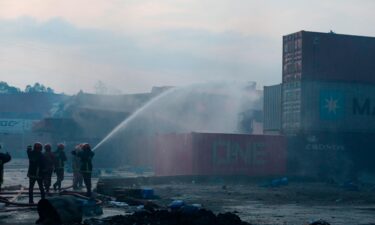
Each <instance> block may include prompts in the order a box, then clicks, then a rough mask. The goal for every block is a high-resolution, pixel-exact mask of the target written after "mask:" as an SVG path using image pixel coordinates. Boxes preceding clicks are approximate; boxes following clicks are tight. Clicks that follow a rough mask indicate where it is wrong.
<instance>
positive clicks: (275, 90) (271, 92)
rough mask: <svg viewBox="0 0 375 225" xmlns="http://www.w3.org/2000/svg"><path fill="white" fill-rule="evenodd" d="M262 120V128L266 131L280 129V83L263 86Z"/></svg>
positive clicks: (278, 130)
mask: <svg viewBox="0 0 375 225" xmlns="http://www.w3.org/2000/svg"><path fill="white" fill-rule="evenodd" d="M263 101H264V103H263V105H264V108H263V113H264V116H263V118H264V122H263V126H264V127H263V130H264V132H265V133H267V132H276V133H277V132H280V131H281V107H282V105H281V101H282V85H281V84H278V85H273V86H265V87H264V98H263Z"/></svg>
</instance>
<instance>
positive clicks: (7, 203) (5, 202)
mask: <svg viewBox="0 0 375 225" xmlns="http://www.w3.org/2000/svg"><path fill="white" fill-rule="evenodd" d="M69 188H71V186H70V187H65V188H62V189H63V190H67V189H69ZM27 193H28V192H27V191H22V192H20V193H19V194H27ZM34 193H37V192H34ZM1 194H17V193H14V192H2V193H1ZM56 194H59V195H71V196H74V197H77V198H80V199H84V200H90V199H91V198H89V197H87V196H85V195H83V194H82V193H80V192H74V191H63V192H60V193H56ZM0 202H1V203H4V204H6V205H12V206H17V207H36V206H37V204H35V203H20V202H11V201H9V200H8V199H7V198H5V197H3V196H0ZM102 203H103V202H102V201H101V200H99V199H95V205H101V204H102Z"/></svg>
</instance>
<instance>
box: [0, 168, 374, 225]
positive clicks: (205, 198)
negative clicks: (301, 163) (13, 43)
mask: <svg viewBox="0 0 375 225" xmlns="http://www.w3.org/2000/svg"><path fill="white" fill-rule="evenodd" d="M23 165H24V164H23V163H18V164H17V163H14V164H11V166H10V167H9V168H8V170H7V171H6V176H5V185H7V184H19V183H21V184H23V185H25V186H27V179H26V175H25V172H26V171H25V168H23ZM64 183H65V185H70V184H71V175H70V174H69V173H68V174H67V178H66V180H65V181H64ZM263 183H264V181H252V182H246V183H242V184H241V182H240V183H236V184H233V183H231V182H229V183H227V182H225V181H221V180H218V181H215V182H198V181H194V180H191V181H190V182H173V181H171V182H168V183H163V184H156V185H152V184H151V185H150V184H147V185H144V186H143V187H150V188H153V189H154V191H155V194H156V195H158V196H159V197H160V199H156V200H155V202H156V203H157V204H159V205H162V206H166V205H168V204H169V203H170V202H171V201H172V200H184V201H185V202H187V203H192V204H193V203H197V204H202V205H203V207H205V208H207V209H210V210H213V211H214V212H215V213H220V212H234V213H236V214H237V215H238V216H239V217H240V218H241V219H242V220H244V221H246V222H249V223H251V224H270V225H271V224H275V225H285V224H288V225H289V224H293V225H294V224H296V225H303V224H308V223H309V222H311V221H315V220H319V219H324V220H326V221H328V222H330V223H331V224H333V225H335V224H337V225H338V224H345V225H357V224H360V225H370V224H375V216H374V212H375V189H374V188H373V187H372V186H360V187H359V191H350V190H346V189H344V188H342V187H340V186H339V185H338V184H328V183H323V182H313V181H303V182H302V181H293V180H289V184H288V185H286V186H282V187H277V188H274V187H261V185H262V184H263ZM21 201H27V198H23V199H21ZM132 210H133V209H131V208H126V207H125V208H115V207H111V206H109V205H106V206H105V207H104V215H102V216H100V217H106V216H111V215H117V214H125V213H129V212H131V211H132ZM37 218H38V216H37V213H36V211H35V210H31V209H24V210H18V211H10V212H7V210H6V208H3V209H0V224H4V225H24V224H25V225H26V224H34V222H35V220H36V219H37Z"/></svg>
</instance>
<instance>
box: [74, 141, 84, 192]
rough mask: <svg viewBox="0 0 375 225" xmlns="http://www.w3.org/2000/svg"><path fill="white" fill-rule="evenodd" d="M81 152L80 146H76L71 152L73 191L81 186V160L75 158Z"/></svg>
mask: <svg viewBox="0 0 375 225" xmlns="http://www.w3.org/2000/svg"><path fill="white" fill-rule="evenodd" d="M81 151H82V145H81V144H79V145H76V147H75V148H74V150H73V151H72V169H73V189H74V190H78V189H80V188H82V186H83V178H82V174H81V171H80V169H81V160H80V158H79V157H78V156H77V155H78V154H79V153H80V152H81Z"/></svg>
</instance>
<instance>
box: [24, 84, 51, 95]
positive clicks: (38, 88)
mask: <svg viewBox="0 0 375 225" xmlns="http://www.w3.org/2000/svg"><path fill="white" fill-rule="evenodd" d="M25 92H26V93H37V92H39V93H40V92H42V93H55V91H54V90H53V89H52V88H50V87H46V86H44V85H43V84H40V83H38V82H36V83H35V84H34V85H33V86H31V85H27V86H26V88H25Z"/></svg>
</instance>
